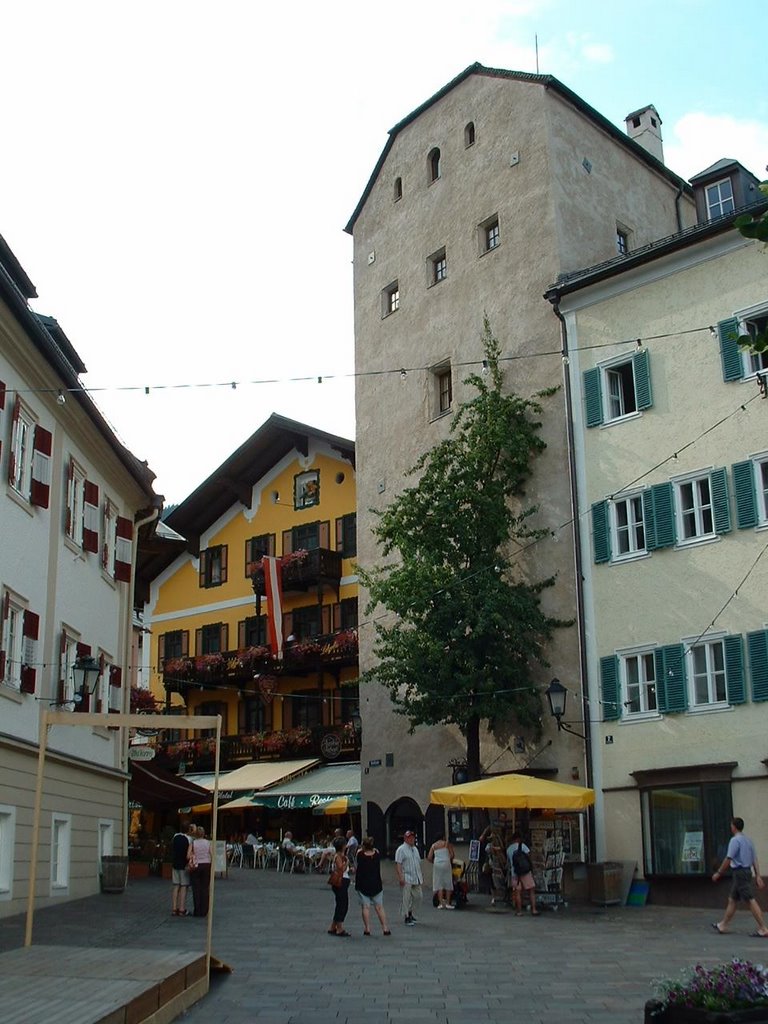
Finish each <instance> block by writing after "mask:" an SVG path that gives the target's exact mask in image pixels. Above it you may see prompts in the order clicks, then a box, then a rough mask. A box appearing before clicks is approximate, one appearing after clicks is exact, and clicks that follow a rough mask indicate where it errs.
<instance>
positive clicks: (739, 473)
mask: <svg viewBox="0 0 768 1024" xmlns="http://www.w3.org/2000/svg"><path fill="white" fill-rule="evenodd" d="M731 468H732V470H733V493H734V495H735V497H736V525H737V526H738V528H739V529H740V530H746V529H748V528H749V527H751V526H757V495H756V493H755V474H754V470H753V468H752V463H751V462H750V461H747V462H734V464H733V466H732V467H731Z"/></svg>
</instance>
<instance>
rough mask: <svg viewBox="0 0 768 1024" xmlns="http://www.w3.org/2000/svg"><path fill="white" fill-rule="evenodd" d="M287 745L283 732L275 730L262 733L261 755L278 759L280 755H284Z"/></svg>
mask: <svg viewBox="0 0 768 1024" xmlns="http://www.w3.org/2000/svg"><path fill="white" fill-rule="evenodd" d="M287 745H288V742H287V738H286V735H285V733H284V732H281V731H280V730H276V731H275V732H267V733H264V739H263V740H262V742H261V749H262V753H264V754H270V755H272V756H275V757H278V756H279V755H280V754H284V753H285V750H286V747H287Z"/></svg>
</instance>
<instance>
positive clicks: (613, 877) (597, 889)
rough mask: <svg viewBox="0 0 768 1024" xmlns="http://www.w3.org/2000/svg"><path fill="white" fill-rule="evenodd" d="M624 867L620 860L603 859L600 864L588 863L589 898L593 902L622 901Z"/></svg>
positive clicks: (603, 903) (605, 903)
mask: <svg viewBox="0 0 768 1024" xmlns="http://www.w3.org/2000/svg"><path fill="white" fill-rule="evenodd" d="M622 875H623V868H622V866H621V862H620V861H610V860H608V861H603V862H602V863H600V864H588V865H587V878H588V880H589V898H590V900H591V902H592V903H601V904H602V905H603V906H607V905H608V904H609V903H621V902H622Z"/></svg>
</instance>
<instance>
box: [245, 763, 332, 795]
mask: <svg viewBox="0 0 768 1024" xmlns="http://www.w3.org/2000/svg"><path fill="white" fill-rule="evenodd" d="M318 763H319V762H318V760H317V758H316V757H310V758H305V759H304V760H302V761H252V762H251V763H250V764H244V765H243V766H242V767H241V768H235V770H234V771H232V772H228V773H227V777H226V788H227V789H228V790H232V792H233V793H243V792H246V791H249V792H251V793H255V792H257V791H258V790H261V789H266V788H267V787H268V786H276V785H277V784H278V782H282V781H283V780H284V779H292V778H293V777H294V776H296V775H300V774H301V773H302V772H306V771H308V770H309V769H310V768H313V767H314V766H315V765H316V764H318Z"/></svg>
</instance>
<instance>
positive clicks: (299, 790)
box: [252, 762, 361, 814]
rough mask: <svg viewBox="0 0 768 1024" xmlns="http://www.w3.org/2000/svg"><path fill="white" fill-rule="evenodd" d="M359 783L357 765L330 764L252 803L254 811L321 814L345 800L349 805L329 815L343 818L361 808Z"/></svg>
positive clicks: (273, 790) (255, 799) (279, 787)
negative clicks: (327, 806) (337, 815)
mask: <svg viewBox="0 0 768 1024" xmlns="http://www.w3.org/2000/svg"><path fill="white" fill-rule="evenodd" d="M360 779H361V776H360V764H359V763H358V762H354V763H351V764H329V765H325V766H323V767H321V768H316V769H315V770H314V771H312V772H307V773H306V775H302V776H301V778H297V779H292V780H291V781H290V782H286V783H283V784H281V785H279V786H273V787H272V788H270V789H268V790H266V791H263V792H261V793H257V794H255V796H254V797H253V801H252V802H253V806H254V807H270V808H273V809H277V810H282V811H293V810H301V809H310V810H315V811H317V812H318V813H320V809H321V808H324V807H325V806H326V805H329V804H331V803H333V802H335V801H341V800H345V801H346V804H345V806H344V808H343V809H342V810H341V811H329V812H328V813H329V814H332V813H335V814H342V813H344V810H346V809H347V808H349V807H351V806H352V805H353V804H354V802H355V801H357V806H358V807H359V806H360ZM338 806H340V804H339V805H338ZM323 813H324V812H323Z"/></svg>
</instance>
